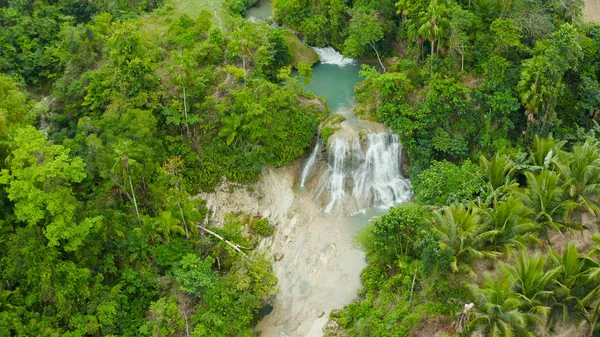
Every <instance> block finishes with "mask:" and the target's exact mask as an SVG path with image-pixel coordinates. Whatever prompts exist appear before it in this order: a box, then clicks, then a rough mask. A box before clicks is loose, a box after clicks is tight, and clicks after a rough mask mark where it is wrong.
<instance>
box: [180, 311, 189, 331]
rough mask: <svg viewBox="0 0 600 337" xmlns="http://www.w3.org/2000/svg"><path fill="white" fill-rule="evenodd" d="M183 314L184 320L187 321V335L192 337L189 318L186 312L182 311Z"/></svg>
mask: <svg viewBox="0 0 600 337" xmlns="http://www.w3.org/2000/svg"><path fill="white" fill-rule="evenodd" d="M181 313H182V314H183V318H184V319H185V335H186V336H187V337H190V325H189V324H188V317H187V314H186V313H185V310H183V309H182V310H181Z"/></svg>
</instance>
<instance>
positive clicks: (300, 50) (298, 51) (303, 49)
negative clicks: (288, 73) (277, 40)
mask: <svg viewBox="0 0 600 337" xmlns="http://www.w3.org/2000/svg"><path fill="white" fill-rule="evenodd" d="M283 39H284V40H285V42H286V43H287V44H288V46H289V47H290V52H291V53H292V66H293V67H294V68H297V67H298V63H300V62H304V63H306V64H308V65H310V66H312V65H313V64H315V63H317V62H319V55H317V53H316V52H315V51H314V50H313V49H312V48H311V47H309V46H307V45H306V44H305V43H304V42H302V41H301V40H300V39H299V38H298V37H297V36H296V35H294V33H292V32H291V31H289V30H286V31H285V32H284V33H283Z"/></svg>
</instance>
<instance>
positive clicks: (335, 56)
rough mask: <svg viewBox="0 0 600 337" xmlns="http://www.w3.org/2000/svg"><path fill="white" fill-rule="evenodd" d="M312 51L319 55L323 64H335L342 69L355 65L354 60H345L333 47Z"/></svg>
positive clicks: (315, 48)
mask: <svg viewBox="0 0 600 337" xmlns="http://www.w3.org/2000/svg"><path fill="white" fill-rule="evenodd" d="M312 49H313V50H314V51H315V52H316V53H317V55H319V61H321V63H323V64H335V65H338V66H340V67H344V66H347V65H350V64H353V63H354V59H351V58H345V57H344V56H343V55H342V54H340V53H338V52H337V51H336V50H335V49H333V48H331V47H325V48H318V47H312Z"/></svg>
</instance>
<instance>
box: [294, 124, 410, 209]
mask: <svg viewBox="0 0 600 337" xmlns="http://www.w3.org/2000/svg"><path fill="white" fill-rule="evenodd" d="M328 152H329V156H328V161H327V169H326V170H325V171H324V173H323V175H322V176H321V177H320V179H319V180H318V185H321V186H317V195H318V196H320V195H321V194H322V193H324V192H325V191H326V192H327V194H328V195H327V198H328V199H327V204H326V206H325V207H324V208H323V211H324V212H325V213H331V212H332V211H334V210H335V209H338V208H339V209H341V210H342V211H343V212H344V213H348V212H350V213H351V212H356V211H360V210H364V209H368V208H371V207H378V208H389V207H392V206H394V205H397V204H399V203H402V202H407V201H409V200H410V196H411V191H410V181H409V180H408V179H406V178H404V177H403V176H402V170H401V166H402V163H401V153H402V146H401V145H400V141H399V137H398V135H393V134H390V133H387V132H380V133H371V134H368V135H367V141H366V147H365V148H364V149H363V146H362V145H361V142H360V140H359V138H358V137H355V138H354V139H351V140H350V141H349V140H348V139H346V138H343V137H339V138H335V139H333V140H332V141H331V142H330V144H329V151H328ZM305 169H306V168H305Z"/></svg>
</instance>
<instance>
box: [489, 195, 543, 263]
mask: <svg viewBox="0 0 600 337" xmlns="http://www.w3.org/2000/svg"><path fill="white" fill-rule="evenodd" d="M531 215H532V212H531V211H530V210H529V209H528V208H527V207H525V206H523V203H522V202H521V200H519V199H516V198H514V197H512V196H510V197H508V198H507V199H506V200H504V201H501V202H499V203H497V204H495V207H494V208H488V209H485V210H484V216H485V219H486V221H487V223H488V224H489V226H490V228H491V229H492V230H493V231H495V233H496V234H495V235H494V236H493V237H492V243H493V245H494V246H495V247H496V248H495V249H496V250H498V251H503V252H504V253H507V254H508V253H510V252H512V251H513V250H514V249H516V248H525V246H527V245H532V244H538V243H539V239H538V238H537V234H536V233H537V232H539V231H540V230H541V226H540V225H539V224H538V223H536V222H535V221H532V220H531Z"/></svg>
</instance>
